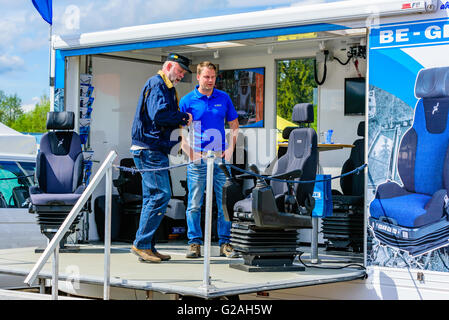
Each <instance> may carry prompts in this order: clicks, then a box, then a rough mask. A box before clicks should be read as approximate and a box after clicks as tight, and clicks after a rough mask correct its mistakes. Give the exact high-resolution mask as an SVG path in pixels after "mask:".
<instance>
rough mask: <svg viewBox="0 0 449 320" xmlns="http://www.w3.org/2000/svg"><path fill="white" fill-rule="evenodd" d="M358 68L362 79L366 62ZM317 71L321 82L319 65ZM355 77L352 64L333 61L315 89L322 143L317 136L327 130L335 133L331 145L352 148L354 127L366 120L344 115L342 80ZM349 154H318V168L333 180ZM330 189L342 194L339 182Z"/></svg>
mask: <svg viewBox="0 0 449 320" xmlns="http://www.w3.org/2000/svg"><path fill="white" fill-rule="evenodd" d="M341 56H343V59H342V58H340V57H341ZM338 57H339V58H340V60H343V61H346V59H345V57H344V55H342V54H338ZM358 67H359V71H360V73H361V74H362V76H364V77H365V76H366V60H364V59H359V65H358ZM319 70H320V72H319V74H318V79H321V77H322V65H321V66H320V69H319ZM357 76H358V75H357V71H356V68H355V66H354V63H353V62H352V61H351V62H350V63H348V64H347V65H345V66H343V65H341V64H340V63H338V62H337V61H336V60H333V61H330V62H329V61H328V62H327V76H326V81H325V82H324V84H323V85H322V86H319V89H318V94H319V97H318V105H319V107H318V127H317V131H318V132H317V133H318V139H321V138H320V132H326V131H327V130H328V129H332V130H334V132H333V134H332V141H333V142H335V143H343V144H352V143H353V142H354V141H355V140H356V139H359V138H360V137H359V136H357V127H358V125H359V122H360V121H363V120H365V116H361V115H360V116H359V115H357V116H355V115H351V116H345V115H344V85H345V81H344V79H345V78H352V77H357ZM323 136H324V135H323ZM320 142H321V141H320ZM350 152H351V149H349V148H344V149H339V150H332V151H325V152H320V154H319V157H320V166H321V168H322V170H323V173H325V174H331V175H332V176H338V175H340V174H341V167H342V166H343V163H344V162H345V161H346V159H348V158H349V154H350ZM332 189H337V190H341V188H340V181H339V179H334V180H332Z"/></svg>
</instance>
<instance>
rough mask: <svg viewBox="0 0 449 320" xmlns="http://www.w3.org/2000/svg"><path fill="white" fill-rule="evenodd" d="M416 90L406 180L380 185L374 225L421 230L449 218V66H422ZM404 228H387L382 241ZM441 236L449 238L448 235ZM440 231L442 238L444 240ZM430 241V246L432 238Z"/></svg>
mask: <svg viewBox="0 0 449 320" xmlns="http://www.w3.org/2000/svg"><path fill="white" fill-rule="evenodd" d="M415 96H416V97H417V98H418V99H419V100H418V102H417V104H416V108H415V115H414V121H413V125H412V127H411V128H410V129H409V130H408V131H407V132H406V133H405V134H404V136H403V138H402V141H401V143H400V147H399V152H398V161H397V168H398V172H399V176H400V178H401V181H402V185H400V184H399V183H397V182H393V181H387V182H386V183H384V184H381V185H379V186H378V188H377V190H376V195H375V199H374V200H373V201H372V202H371V204H370V215H371V217H370V220H371V225H372V226H376V222H378V221H380V220H382V221H383V223H389V224H391V225H392V226H399V227H403V228H410V229H413V230H416V229H417V228H422V227H425V226H426V227H429V226H431V225H433V224H436V223H441V221H442V220H443V221H447V219H448V213H447V211H446V206H447V202H448V197H447V191H448V190H449V121H448V114H449V67H443V68H429V69H423V70H421V71H420V72H419V74H418V76H417V79H416V85H415ZM383 227H384V229H385V226H383ZM386 229H388V228H386ZM401 230H403V229H401ZM426 230H432V228H431V227H429V228H426ZM374 231H375V233H376V228H375V230H374ZM378 231H379V230H378ZM383 231H385V230H383ZM379 232H380V231H379ZM403 233H404V232H401V234H403ZM415 233H416V232H415ZM401 234H399V235H388V234H383V235H382V237H380V238H382V239H383V242H388V239H390V243H388V244H391V245H396V244H397V243H398V242H397V240H398V237H399V238H400V237H401ZM404 234H406V235H407V237H405V238H404V239H406V240H405V241H409V240H407V239H409V238H408V237H409V235H410V234H411V233H407V232H406V231H405V233H404ZM416 234H420V233H416ZM420 236H422V234H420ZM441 237H443V238H448V235H447V234H443V235H441ZM441 237H440V238H439V240H441V241H444V240H445V239H443V240H442V238H441ZM385 239H387V240H385ZM429 239H430V238H429ZM401 240H403V239H401ZM415 240H418V239H413V241H415ZM429 241H435V239H433V240H429ZM416 243H418V242H416ZM408 247H410V246H408ZM425 247H426V248H427V249H428V248H429V247H431V245H430V243H429V242H427V243H426V244H425ZM415 249H417V248H415Z"/></svg>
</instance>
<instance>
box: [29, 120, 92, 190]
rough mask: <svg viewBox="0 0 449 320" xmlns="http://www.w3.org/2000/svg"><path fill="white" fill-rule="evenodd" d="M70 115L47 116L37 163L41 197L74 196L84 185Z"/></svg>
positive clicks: (80, 155)
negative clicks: (55, 195)
mask: <svg viewBox="0 0 449 320" xmlns="http://www.w3.org/2000/svg"><path fill="white" fill-rule="evenodd" d="M74 123H75V114H74V113H73V112H68V111H64V112H49V113H48V114H47V129H48V130H49V131H48V132H46V133H45V134H43V135H42V138H41V142H40V150H39V153H38V155H37V160H36V178H37V181H38V184H39V188H40V189H41V191H43V192H44V193H73V192H74V191H75V190H76V189H77V188H78V187H79V186H80V185H81V184H82V181H83V167H84V166H83V152H82V149H81V140H80V137H79V135H78V134H77V133H76V132H74V131H73V128H74Z"/></svg>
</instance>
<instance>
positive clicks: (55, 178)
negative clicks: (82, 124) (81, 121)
mask: <svg viewBox="0 0 449 320" xmlns="http://www.w3.org/2000/svg"><path fill="white" fill-rule="evenodd" d="M74 123H75V115H74V113H73V112H49V113H48V114H47V129H48V130H49V131H48V132H47V133H45V134H44V135H43V136H42V139H41V142H40V150H39V153H38V155H37V159H36V181H37V185H36V186H31V187H30V188H29V193H30V201H31V202H30V207H29V211H30V213H36V214H37V221H38V224H39V225H40V228H41V232H42V233H43V234H44V235H45V236H47V238H49V239H50V240H51V239H52V238H53V236H54V234H55V233H56V232H57V230H58V229H59V227H60V226H61V224H62V223H63V222H64V220H65V218H66V217H67V215H68V213H69V212H70V211H71V210H72V208H73V206H74V205H75V203H76V202H77V201H78V199H79V198H80V197H81V194H82V193H83V191H84V189H85V185H84V184H83V171H84V170H83V169H84V164H83V160H84V159H83V152H82V149H81V140H80V137H79V135H78V134H77V133H76V132H74V131H73V128H74ZM81 213H82V211H81V212H80V214H79V215H78V217H77V218H76V219H75V221H74V222H73V224H72V225H71V227H70V229H69V231H68V232H67V234H66V235H65V237H64V239H63V240H62V241H61V245H60V247H61V249H67V248H66V247H65V240H66V238H67V236H68V235H69V234H70V233H73V232H75V231H76V230H75V228H76V225H77V224H78V222H79V219H80V216H81ZM72 249H75V250H76V248H72ZM67 250H68V249H67ZM67 250H66V251H67Z"/></svg>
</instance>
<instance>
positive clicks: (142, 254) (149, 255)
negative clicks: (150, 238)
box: [131, 246, 161, 262]
mask: <svg viewBox="0 0 449 320" xmlns="http://www.w3.org/2000/svg"><path fill="white" fill-rule="evenodd" d="M131 252H132V253H134V254H135V255H136V256H138V257H139V260H142V261H145V262H161V258H159V257H158V256H157V255H155V254H154V253H153V251H151V250H150V249H137V248H136V247H135V246H132V247H131Z"/></svg>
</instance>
